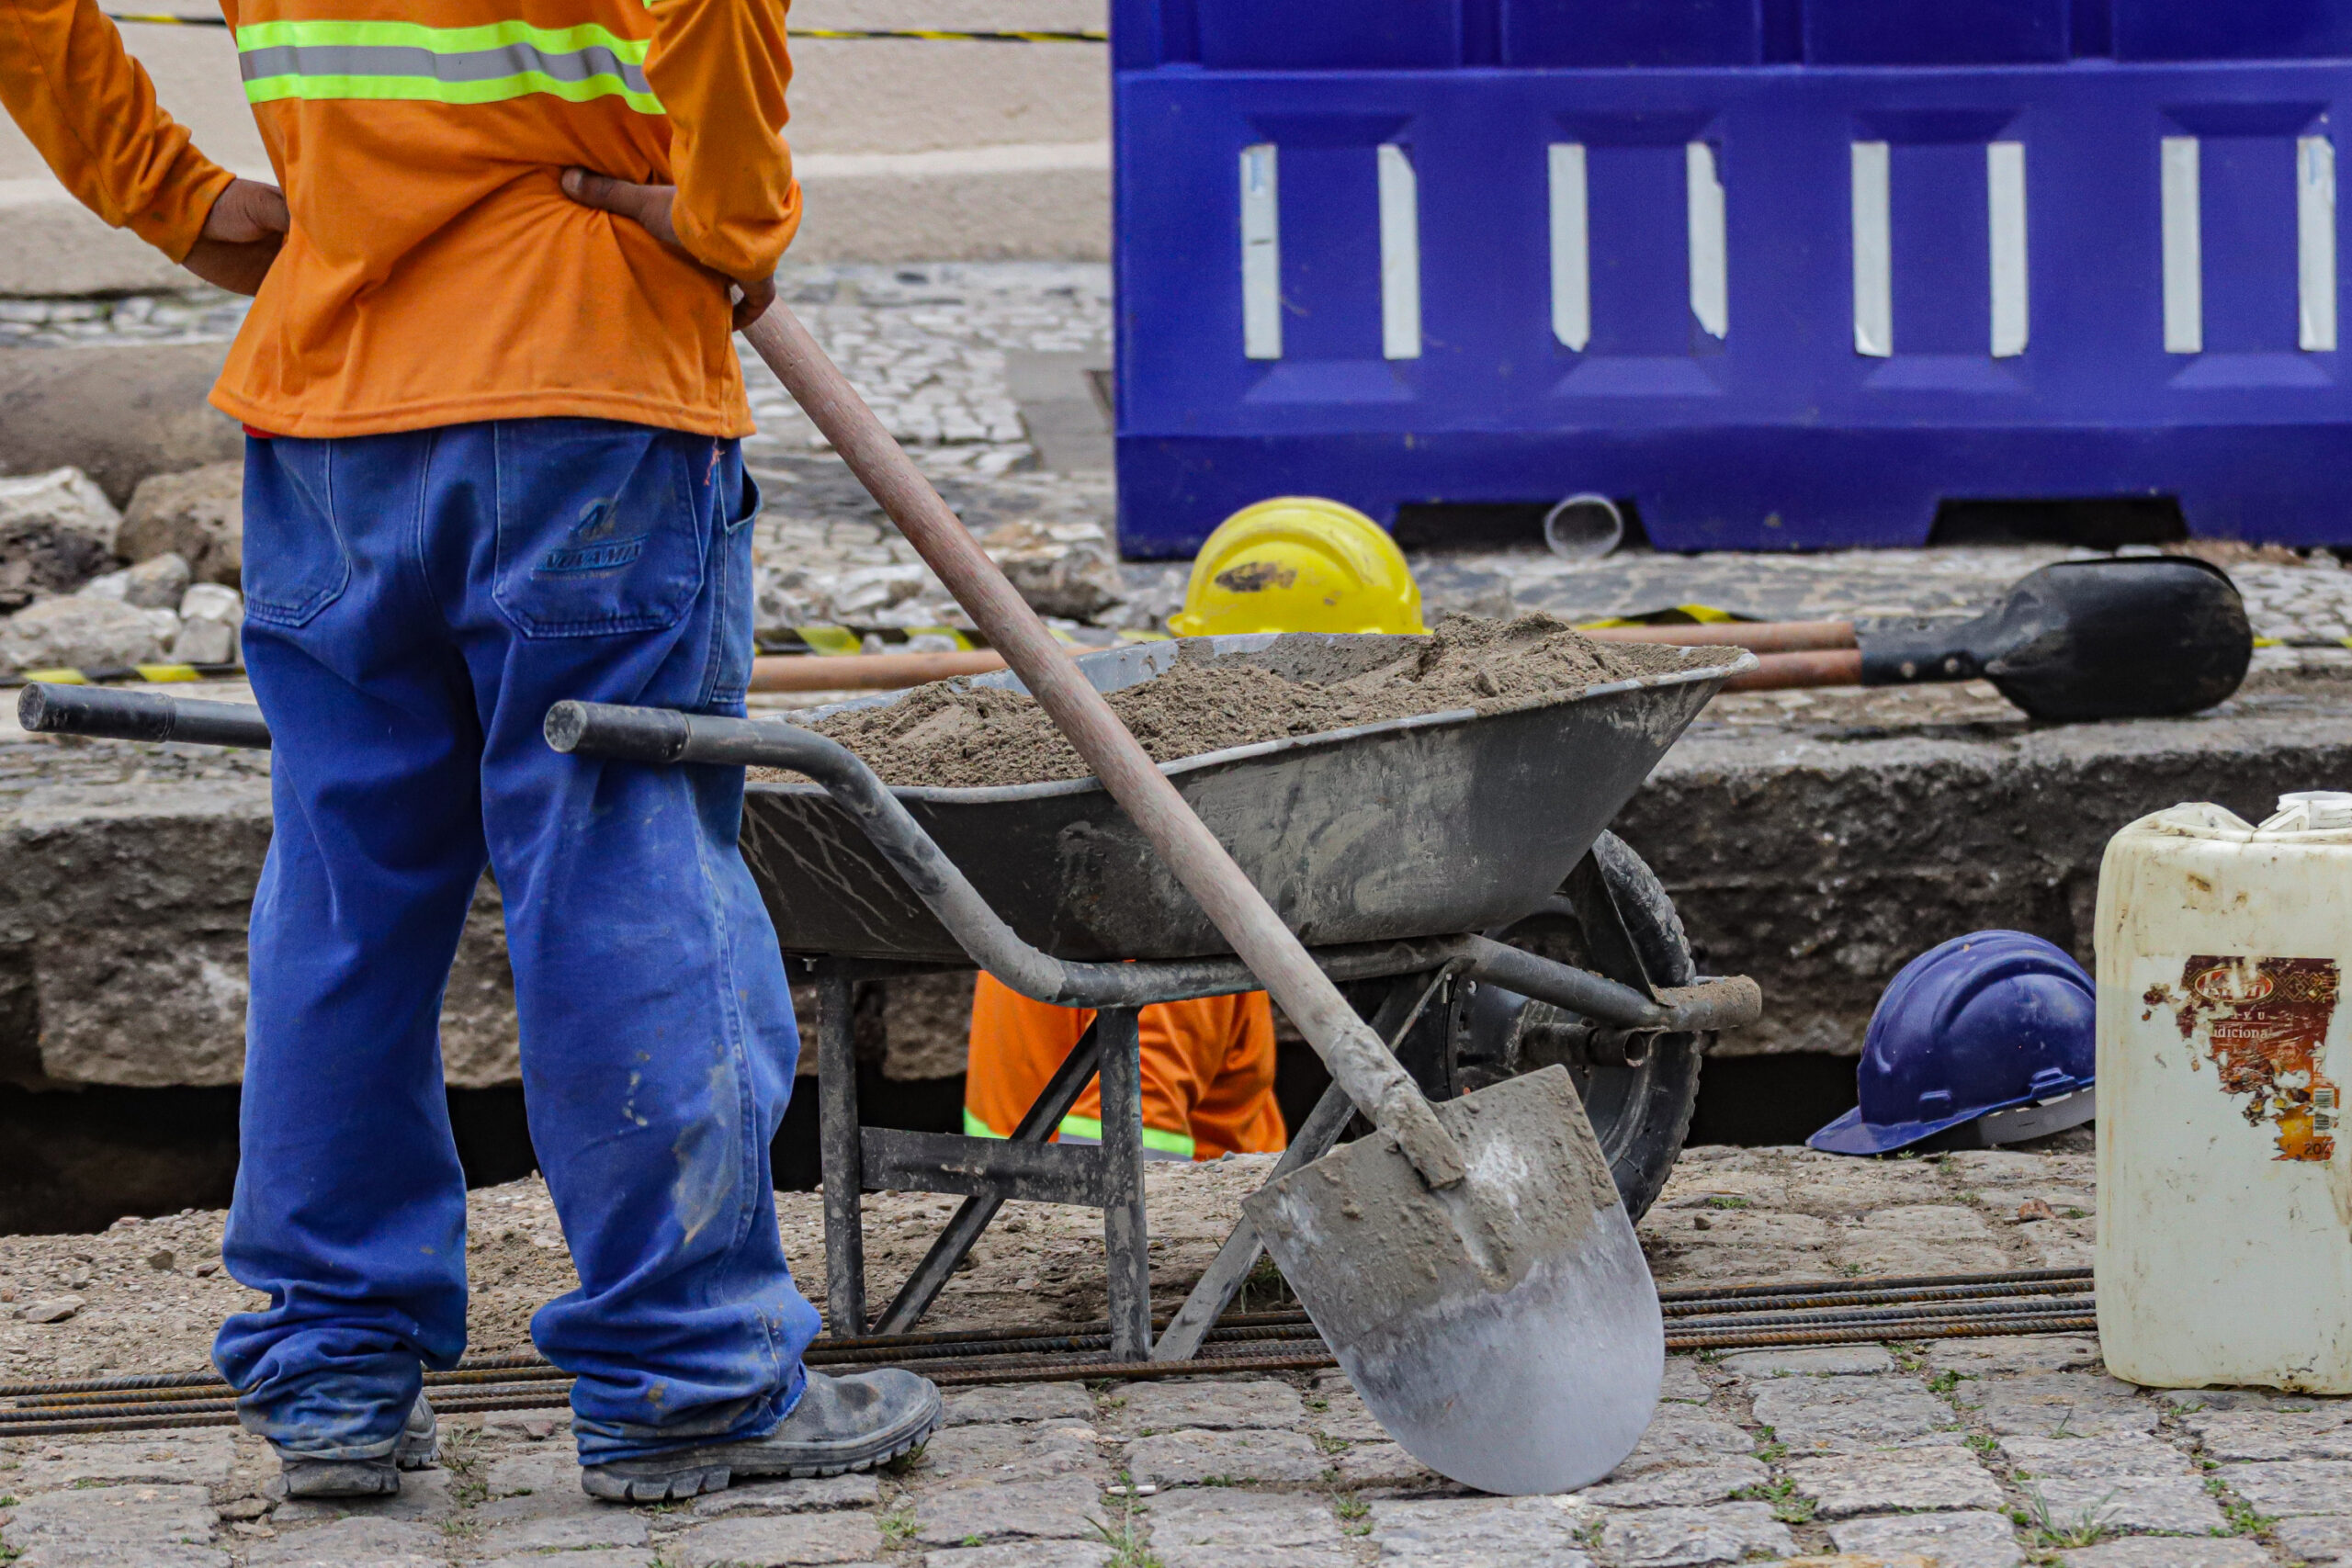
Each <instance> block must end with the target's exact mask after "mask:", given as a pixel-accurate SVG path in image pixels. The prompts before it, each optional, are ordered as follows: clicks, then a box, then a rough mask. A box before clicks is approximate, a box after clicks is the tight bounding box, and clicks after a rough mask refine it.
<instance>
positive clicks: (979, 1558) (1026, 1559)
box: [553, 1540, 1112, 1568]
mask: <svg viewBox="0 0 2352 1568" xmlns="http://www.w3.org/2000/svg"><path fill="white" fill-rule="evenodd" d="M1111 1556H1112V1551H1111V1548H1109V1547H1107V1546H1104V1545H1103V1544H1101V1543H1100V1542H1095V1543H1093V1544H1089V1543H1087V1542H1085V1541H1077V1540H1038V1541H1021V1542H1018V1543H1015V1544H1011V1545H1005V1546H970V1547H965V1548H962V1549H961V1550H958V1551H930V1552H925V1553H924V1554H923V1559H922V1562H923V1568H1109V1564H1110V1562H1111ZM895 1561H897V1562H905V1561H906V1559H904V1558H899V1559H896V1560H895ZM553 1568H571V1564H570V1563H568V1562H561V1563H556V1564H554V1565H553Z"/></svg>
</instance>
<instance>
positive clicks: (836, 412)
mask: <svg viewBox="0 0 2352 1568" xmlns="http://www.w3.org/2000/svg"><path fill="white" fill-rule="evenodd" d="M743 335H744V336H745V337H746V338H747V339H749V340H750V342H751V344H752V348H753V349H754V350H756V351H757V352H758V354H759V355H760V357H761V358H762V359H763V360H764V361H765V362H766V363H767V367H768V368H769V369H770V370H773V371H774V372H775V376H776V378H777V379H778V380H779V381H781V382H783V383H784V387H785V389H786V391H788V392H790V393H791V394H792V396H793V399H794V400H795V401H797V403H799V405H800V407H801V409H802V410H803V411H804V412H806V413H807V414H808V415H809V420H810V422H811V423H814V424H815V425H816V427H817V428H818V429H819V430H820V431H822V432H823V433H824V434H825V437H826V439H827V440H829V441H831V443H832V446H833V450H834V451H836V452H837V453H839V454H840V455H841V457H842V461H843V462H845V463H847V464H848V465H849V468H850V471H851V472H852V473H854V474H855V475H856V476H857V478H858V482H859V483H861V484H863V485H864V486H865V489H866V490H867V491H868V492H869V493H871V494H872V495H873V497H874V499H875V500H876V502H879V503H880V504H881V507H882V510H883V511H884V512H886V513H888V514H889V517H890V520H891V521H892V522H893V523H895V524H897V525H898V526H899V532H900V533H901V534H903V535H904V536H906V539H907V542H908V543H910V544H911V545H912V546H914V547H915V552H916V553H917V554H918V555H920V556H922V558H923V561H924V563H925V564H926V565H928V566H929V567H930V568H931V570H933V572H934V573H936V574H937V575H938V577H939V580H940V581H942V582H944V584H946V586H947V591H948V592H950V593H953V594H954V595H955V596H956V603H957V604H961V605H962V606H963V607H964V610H965V612H966V614H967V615H970V616H971V617H972V620H973V622H974V624H976V625H977V626H978V627H979V629H980V631H981V633H982V634H983V635H984V636H986V637H987V638H988V640H989V646H990V647H991V648H993V649H996V650H997V651H998V652H999V653H1001V654H1003V655H1004V660H1005V662H1006V663H1007V664H1009V665H1011V666H1012V669H1013V671H1015V672H1016V673H1017V674H1019V675H1020V677H1021V679H1022V681H1023V683H1024V684H1025V685H1027V687H1028V688H1029V693H1030V694H1031V695H1032V696H1034V697H1035V699H1036V700H1037V703H1038V705H1039V706H1041V707H1043V708H1044V709H1045V710H1046V715H1047V716H1049V717H1050V718H1052V720H1053V721H1054V724H1055V726H1056V727H1057V728H1059V729H1060V730H1061V732H1062V734H1063V735H1064V736H1066V737H1067V738H1068V739H1069V743H1070V744H1071V746H1072V747H1074V748H1075V749H1076V750H1077V751H1078V754H1079V755H1080V757H1081V758H1083V759H1085V761H1086V763H1087V765H1088V766H1089V767H1090V768H1091V769H1092V770H1093V772H1094V774H1095V776H1096V777H1098V778H1100V779H1101V780H1102V781H1103V787H1104V788H1106V789H1108V790H1109V791H1110V792H1111V795H1112V796H1113V798H1114V799H1115V800H1117V801H1118V803H1119V804H1120V806H1121V807H1124V808H1125V810H1126V813H1127V815H1128V817H1130V818H1133V819H1134V821H1135V824H1136V827H1137V828H1139V829H1142V830H1143V834H1144V837H1145V838H1147V839H1148V840H1150V841H1151V844H1152V847H1153V848H1154V849H1156V850H1158V851H1159V854H1160V857H1161V859H1163V860H1165V861H1166V862H1167V863H1168V866H1169V869H1170V870H1171V871H1173V872H1174V873H1175V874H1176V877H1177V880H1178V881H1180V882H1182V884H1183V885H1184V887H1185V888H1186V890H1187V891H1189V892H1190V893H1191V894H1192V895H1193V897H1194V898H1195V899H1196V900H1198V901H1199V903H1200V906H1201V908H1202V911H1203V912H1204V913H1205V914H1206V915H1207V916H1208V918H1209V921H1210V923H1211V924H1213V925H1215V926H1216V929H1217V931H1219V932H1220V933H1222V934H1223V936H1224V937H1225V940H1226V941H1227V942H1229V943H1231V944H1232V947H1233V951H1234V952H1235V953H1238V954H1239V955H1240V957H1241V960H1242V962H1243V963H1245V964H1248V965H1249V966H1250V970H1251V972H1252V973H1254V974H1255V975H1256V976H1258V978H1259V979H1260V980H1261V982H1263V983H1264V985H1265V987H1266V989H1267V990H1268V991H1270V992H1272V994H1273V998H1274V1000H1275V1001H1277V1002H1278V1003H1280V1004H1281V1006H1282V1009H1283V1012H1284V1013H1286V1014H1288V1015H1289V1017H1290V1020H1291V1021H1292V1022H1294V1023H1295V1024H1296V1025H1297V1026H1298V1031H1299V1032H1300V1033H1301V1034H1303V1035H1305V1036H1306V1041H1307V1043H1309V1044H1310V1045H1312V1046H1314V1048H1315V1051H1316V1054H1317V1055H1320V1056H1321V1057H1322V1058H1323V1063H1324V1065H1325V1066H1327V1067H1329V1069H1330V1071H1331V1077H1332V1078H1333V1079H1334V1080H1335V1081H1336V1082H1338V1083H1339V1085H1340V1088H1341V1089H1345V1090H1346V1091H1347V1095H1348V1098H1349V1099H1351V1100H1354V1101H1355V1103H1356V1105H1357V1106H1358V1108H1359V1109H1361V1110H1362V1111H1363V1112H1364V1113H1365V1114H1366V1115H1367V1116H1369V1117H1370V1118H1371V1119H1372V1120H1373V1122H1374V1124H1376V1125H1377V1126H1379V1127H1380V1128H1381V1129H1382V1130H1383V1131H1385V1132H1386V1133H1387V1134H1389V1135H1390V1136H1391V1137H1393V1138H1395V1139H1396V1140H1397V1147H1398V1149H1399V1150H1400V1151H1402V1152H1403V1154H1404V1155H1405V1156H1406V1157H1407V1158H1408V1159H1409V1160H1410V1161H1412V1163H1413V1167H1414V1168H1415V1169H1417V1170H1419V1172H1420V1174H1421V1176H1422V1178H1423V1179H1425V1180H1427V1181H1428V1182H1429V1183H1430V1185H1431V1186H1433V1187H1452V1186H1454V1185H1456V1184H1458V1183H1459V1182H1460V1181H1461V1180H1462V1179H1463V1178H1464V1175H1465V1174H1466V1171H1465V1168H1464V1164H1463V1158H1462V1151H1461V1148H1460V1146H1459V1145H1457V1144H1456V1143H1455V1142H1454V1140H1453V1134H1449V1133H1448V1132H1446V1130H1445V1129H1444V1128H1443V1127H1442V1125H1440V1124H1439V1122H1438V1120H1437V1116H1436V1113H1435V1112H1434V1111H1431V1110H1430V1104H1429V1101H1428V1100H1424V1099H1423V1098H1422V1097H1421V1092H1420V1090H1419V1088H1418V1087H1417V1086H1416V1085H1415V1084H1414V1082H1413V1080H1412V1077H1410V1075H1408V1073H1407V1072H1406V1071H1405V1069H1404V1068H1403V1067H1402V1066H1398V1065H1397V1058H1396V1057H1395V1056H1394V1055H1391V1054H1390V1052H1389V1050H1388V1047H1387V1045H1386V1044H1385V1043H1384V1042H1383V1041H1382V1040H1381V1039H1380V1037H1379V1036H1378V1035H1376V1034H1374V1032H1372V1029H1371V1027H1370V1026H1369V1025H1367V1024H1366V1023H1365V1022H1364V1021H1363V1019H1361V1018H1359V1017H1357V1016H1356V1012H1355V1010H1354V1009H1353V1008H1351V1007H1350V1006H1349V1005H1348V1003H1347V999H1346V998H1344V997H1342V996H1341V995H1340V990H1339V987H1337V986H1335V985H1333V984H1332V983H1331V980H1330V978H1329V976H1326V975H1325V974H1324V973H1323V971H1322V970H1320V969H1318V968H1317V967H1316V964H1315V961H1314V959H1312V958H1311V957H1309V956H1308V955H1307V952H1306V948H1305V946H1303V945H1302V944H1301V943H1300V942H1299V940H1298V938H1297V937H1296V936H1295V935H1294V934H1293V933H1292V932H1291V931H1290V929H1289V928H1288V927H1287V926H1285V925H1283V922H1282V918H1281V917H1280V916H1279V915H1277V914H1275V913H1274V909H1273V907H1272V905H1270V904H1268V903H1267V902H1266V899H1265V897H1264V895H1262V894H1261V893H1260V892H1259V891H1258V889H1257V888H1256V887H1255V886H1252V885H1251V884H1250V879H1249V877H1248V876H1247V875H1245V874H1243V873H1242V870H1241V868H1240V867H1239V866H1238V865H1236V864H1235V863H1234V861H1233V857H1232V856H1231V855H1229V854H1227V852H1226V850H1225V846H1224V845H1222V844H1220V843H1218V842H1217V840H1216V835H1214V834H1212V833H1211V832H1210V831H1209V830H1208V829H1207V828H1206V827H1204V826H1203V825H1202V822H1201V819H1200V818H1198V817H1195V816H1194V815H1193V810H1192V808H1191V807H1188V806H1186V805H1185V804H1184V797H1183V796H1182V795H1179V794H1178V793H1177V791H1176V786H1175V785H1174V784H1170V782H1169V781H1168V778H1167V776H1166V775H1165V774H1163V773H1160V771H1159V767H1158V766H1157V765H1155V764H1154V763H1153V761H1152V760H1151V758H1150V757H1149V756H1148V755H1147V754H1146V753H1145V751H1144V749H1143V748H1142V747H1141V746H1139V745H1137V744H1136V739H1135V737H1134V736H1132V735H1130V734H1128V733H1127V731H1126V728H1125V726H1124V725H1122V724H1121V723H1120V722H1119V718H1118V716H1117V715H1116V714H1114V712H1113V711H1112V710H1111V705H1110V704H1109V703H1107V702H1105V701H1104V700H1103V694H1101V693H1099V692H1097V691H1096V690H1095V689H1094V688H1093V686H1092V685H1091V684H1090V683H1089V682H1088V681H1087V679H1086V676H1085V674H1084V673H1083V672H1082V671H1080V669H1079V668H1078V665H1077V664H1076V662H1075V661H1074V660H1071V659H1070V657H1069V654H1068V653H1066V652H1064V651H1063V649H1062V647H1061V645H1060V644H1059V643H1057V642H1056V641H1055V640H1054V637H1053V634H1052V633H1050V632H1048V631H1047V630H1046V624H1045V622H1043V621H1041V620H1040V619H1038V618H1037V613H1036V612H1035V611H1034V610H1032V609H1031V608H1030V607H1029V605H1028V604H1027V603H1026V602H1025V601H1024V600H1023V599H1022V597H1021V595H1020V594H1019V593H1017V592H1014V591H1013V587H1012V583H1010V582H1008V581H1005V576H1004V573H1003V572H1002V571H1001V570H998V569H997V565H996V563H995V562H994V561H992V560H990V559H989V558H988V555H987V552H985V551H983V550H982V549H981V548H980V547H979V543H978V540H976V539H974V538H973V537H972V536H971V534H970V532H969V531H968V530H967V529H966V528H965V526H964V525H963V523H962V522H961V520H959V519H958V518H957V517H956V513H955V512H954V511H953V510H952V509H950V508H949V506H948V504H947V503H946V502H944V501H942V500H941V499H940V498H939V492H938V491H935V490H933V488H932V486H931V482H930V481H929V480H928V479H924V478H923V477H922V470H920V469H918V468H916V467H915V466H914V462H913V460H912V459H911V458H910V457H908V456H907V455H906V453H904V452H903V451H901V450H899V444H898V443H897V442H896V441H895V440H893V439H891V436H890V434H889V432H888V431H887V430H885V429H884V428H883V426H882V422H881V421H880V420H878V419H876V418H875V417H874V412H873V411H872V410H871V409H868V408H867V407H866V406H865V402H864V401H863V400H860V399H859V397H858V395H857V393H856V391H855V390H854V389H852V388H851V386H850V384H849V378H847V377H845V376H843V375H842V373H841V370H840V367H837V366H835V365H834V364H833V362H832V361H831V360H830V359H828V358H827V357H826V356H825V352H824V350H823V349H821V348H820V347H819V346H818V345H817V341H816V339H814V338H812V337H810V336H809V329H808V328H806V327H804V326H802V325H801V324H800V321H798V319H797V318H796V317H795V316H794V315H793V314H792V312H791V310H788V309H786V306H785V305H784V304H783V303H782V302H781V301H778V302H777V303H776V304H775V305H774V306H772V307H770V309H769V310H768V311H767V313H766V314H765V315H763V316H762V317H761V318H760V319H759V320H758V321H754V322H752V324H751V325H750V326H749V327H747V328H745V329H744V333H743Z"/></svg>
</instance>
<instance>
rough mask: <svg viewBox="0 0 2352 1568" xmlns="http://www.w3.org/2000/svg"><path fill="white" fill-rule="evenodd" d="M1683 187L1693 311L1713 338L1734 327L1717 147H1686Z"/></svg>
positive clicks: (1702, 144) (1697, 143)
mask: <svg viewBox="0 0 2352 1568" xmlns="http://www.w3.org/2000/svg"><path fill="white" fill-rule="evenodd" d="M1682 190H1683V199H1684V202H1685V204H1686V206H1687V209H1688V214H1689V216H1688V223H1689V227H1690V234H1691V315H1693V316H1695V317H1697V318H1698V321H1699V326H1700V330H1701V331H1702V332H1704V333H1707V334H1708V335H1709V336H1711V337H1716V338H1721V337H1724V335H1726V334H1727V333H1728V332H1729V330H1730V327H1731V276H1730V266H1729V262H1728V260H1727V258H1726V257H1725V255H1724V183H1723V181H1722V180H1721V179H1720V178H1718V177H1717V176H1716V174H1715V150H1714V149H1713V147H1710V146H1709V145H1707V143H1705V142H1703V141H1693V142H1691V143H1690V144H1688V145H1687V146H1685V147H1684V148H1683V150H1682Z"/></svg>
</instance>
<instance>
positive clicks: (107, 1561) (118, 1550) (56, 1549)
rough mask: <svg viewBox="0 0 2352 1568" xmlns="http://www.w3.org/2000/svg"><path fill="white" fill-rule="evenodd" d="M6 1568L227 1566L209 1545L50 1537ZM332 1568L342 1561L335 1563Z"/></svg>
mask: <svg viewBox="0 0 2352 1568" xmlns="http://www.w3.org/2000/svg"><path fill="white" fill-rule="evenodd" d="M9 1568H229V1554H228V1553H227V1552H225V1551H215V1550H214V1549H212V1548H211V1547H209V1546H180V1545H170V1546H155V1545H152V1544H148V1545H126V1544H121V1543H117V1544H115V1545H112V1546H106V1545H92V1544H85V1545H74V1544H71V1543H68V1542H65V1541H55V1540H51V1541H43V1542H42V1543H41V1544H40V1545H39V1546H36V1547H34V1548H33V1549H32V1550H31V1551H28V1552H26V1553H25V1554H24V1555H23V1556H22V1557H17V1558H12V1559H10V1560H9ZM334 1568H343V1564H341V1563H336V1564H334ZM397 1568H440V1563H439V1562H438V1561H437V1560H436V1561H435V1562H426V1561H425V1560H424V1558H422V1557H418V1558H410V1559H406V1560H403V1561H402V1562H401V1563H400V1564H398V1565H397Z"/></svg>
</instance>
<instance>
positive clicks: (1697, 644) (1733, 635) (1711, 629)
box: [1581, 621, 1860, 653]
mask: <svg viewBox="0 0 2352 1568" xmlns="http://www.w3.org/2000/svg"><path fill="white" fill-rule="evenodd" d="M1581 629H1582V630H1583V632H1584V635H1585V636H1587V637H1590V638H1592V640H1593V641H1595V642H1664V643H1671V644H1673V645H1674V646H1676V647H1678V648H1744V649H1747V650H1748V651H1749V652H1750V653H1807V652H1813V651H1815V650H1818V649H1838V648H1855V647H1859V646H1860V644H1859V643H1858V641H1857V640H1856V637H1855V635H1854V623H1853V622H1851V621H1702V622H1700V623H1698V624H1696V625H1692V626H1586V627H1583V628H1581Z"/></svg>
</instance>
